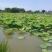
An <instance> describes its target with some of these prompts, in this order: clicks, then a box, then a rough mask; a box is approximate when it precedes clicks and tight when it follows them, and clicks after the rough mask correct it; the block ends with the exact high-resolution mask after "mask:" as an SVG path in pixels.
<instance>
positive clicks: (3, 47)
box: [0, 41, 8, 52]
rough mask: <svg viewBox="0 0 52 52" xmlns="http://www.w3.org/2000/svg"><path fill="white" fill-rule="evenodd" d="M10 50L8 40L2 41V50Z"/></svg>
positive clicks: (0, 43) (0, 51)
mask: <svg viewBox="0 0 52 52" xmlns="http://www.w3.org/2000/svg"><path fill="white" fill-rule="evenodd" d="M7 50H8V42H5V41H2V42H0V52H7Z"/></svg>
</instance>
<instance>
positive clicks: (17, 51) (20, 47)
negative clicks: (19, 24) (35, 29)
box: [0, 29, 44, 52]
mask: <svg viewBox="0 0 52 52" xmlns="http://www.w3.org/2000/svg"><path fill="white" fill-rule="evenodd" d="M18 36H19V34H18V33H17V32H14V34H13V35H11V36H10V35H7V34H6V32H3V31H2V29H0V41H1V40H8V43H9V49H10V52H41V48H40V47H39V45H40V44H42V43H44V42H43V41H42V40H41V39H40V38H38V37H35V36H29V33H26V34H24V35H23V36H24V37H25V39H22V40H19V39H18V38H17V37H18Z"/></svg>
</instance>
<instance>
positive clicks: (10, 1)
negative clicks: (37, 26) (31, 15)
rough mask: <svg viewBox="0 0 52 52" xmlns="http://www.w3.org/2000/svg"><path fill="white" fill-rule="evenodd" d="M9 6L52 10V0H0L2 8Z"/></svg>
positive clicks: (0, 7)
mask: <svg viewBox="0 0 52 52" xmlns="http://www.w3.org/2000/svg"><path fill="white" fill-rule="evenodd" d="M7 7H10V8H13V7H17V8H24V9H25V10H32V11H35V10H47V11H48V10H52V0H0V9H5V8H7Z"/></svg>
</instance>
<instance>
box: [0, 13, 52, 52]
mask: <svg viewBox="0 0 52 52" xmlns="http://www.w3.org/2000/svg"><path fill="white" fill-rule="evenodd" d="M3 39H4V40H7V41H8V45H9V50H10V51H9V52H52V14H40V13H38V14H27V13H0V41H2V40H3Z"/></svg>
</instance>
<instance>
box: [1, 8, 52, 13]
mask: <svg viewBox="0 0 52 52" xmlns="http://www.w3.org/2000/svg"><path fill="white" fill-rule="evenodd" d="M0 12H7V13H52V11H46V10H42V11H40V10H36V11H32V10H28V11H26V10H25V9H24V8H16V7H14V8H5V9H4V10H1V9H0Z"/></svg>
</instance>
